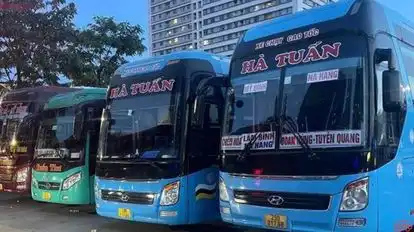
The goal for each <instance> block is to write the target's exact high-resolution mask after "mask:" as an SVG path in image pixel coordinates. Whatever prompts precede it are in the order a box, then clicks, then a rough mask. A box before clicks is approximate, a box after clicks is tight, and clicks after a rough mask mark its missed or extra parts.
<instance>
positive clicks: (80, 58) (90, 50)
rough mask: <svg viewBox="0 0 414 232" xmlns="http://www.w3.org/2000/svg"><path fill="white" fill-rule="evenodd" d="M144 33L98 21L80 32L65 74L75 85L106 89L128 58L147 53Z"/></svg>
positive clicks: (107, 19)
mask: <svg viewBox="0 0 414 232" xmlns="http://www.w3.org/2000/svg"><path fill="white" fill-rule="evenodd" d="M141 35H142V29H141V27H140V26H138V25H130V24H129V23H126V22H121V23H116V22H115V21H114V19H113V18H112V17H95V18H94V23H92V24H89V25H88V27H87V28H86V29H85V30H83V31H79V32H78V34H77V38H78V39H77V42H76V43H74V44H73V45H72V46H71V47H70V52H69V53H68V57H67V60H66V61H65V62H66V64H65V65H63V66H65V67H66V68H65V70H64V74H65V75H66V76H68V77H70V79H72V80H73V82H74V84H76V85H87V86H96V87H105V86H107V85H108V83H109V79H110V77H111V75H112V74H113V73H114V71H115V70H116V69H117V68H118V67H119V65H121V64H123V63H125V62H126V60H125V57H126V56H133V55H141V54H142V53H143V52H144V51H145V47H144V45H143V44H142V42H143V39H142V38H141Z"/></svg>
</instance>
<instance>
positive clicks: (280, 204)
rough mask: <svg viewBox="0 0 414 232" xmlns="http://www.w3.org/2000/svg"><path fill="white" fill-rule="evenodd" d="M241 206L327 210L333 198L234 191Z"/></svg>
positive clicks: (302, 194)
mask: <svg viewBox="0 0 414 232" xmlns="http://www.w3.org/2000/svg"><path fill="white" fill-rule="evenodd" d="M233 195H234V200H235V202H237V203H239V204H248V205H257V206H264V207H272V208H282V209H303V210H327V209H328V208H329V205H330V201H331V196H330V195H327V194H313V193H292V192H270V191H250V190H234V191H233Z"/></svg>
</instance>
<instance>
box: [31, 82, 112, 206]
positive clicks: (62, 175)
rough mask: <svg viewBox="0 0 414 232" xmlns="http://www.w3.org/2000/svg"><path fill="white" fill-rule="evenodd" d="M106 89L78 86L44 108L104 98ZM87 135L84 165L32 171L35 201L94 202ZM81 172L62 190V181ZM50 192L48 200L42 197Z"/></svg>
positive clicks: (83, 203)
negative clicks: (46, 186)
mask: <svg viewBox="0 0 414 232" xmlns="http://www.w3.org/2000/svg"><path fill="white" fill-rule="evenodd" d="M106 92H107V90H106V89H104V88H79V91H75V92H71V93H65V94H59V95H56V96H54V97H53V98H51V99H50V100H49V101H48V103H46V104H45V107H44V109H45V110H47V109H59V108H66V107H71V106H75V105H78V104H81V103H83V102H87V101H92V100H101V99H106ZM89 157H90V156H89V136H87V143H86V147H85V159H86V160H85V165H84V166H80V167H75V168H72V169H70V170H67V171H65V172H59V173H56V172H38V171H35V170H33V171H32V198H33V200H36V201H42V202H50V203H58V204H66V205H86V204H94V203H95V195H94V193H95V192H94V183H95V176H89ZM77 172H81V173H82V176H81V180H80V181H79V182H77V183H76V184H74V185H73V186H72V187H71V188H69V189H67V190H62V187H63V182H64V181H65V180H66V179H67V178H68V177H70V176H71V175H73V174H75V173H77ZM34 181H37V182H39V181H40V182H42V181H47V182H54V183H59V184H60V190H43V189H39V188H37V187H36V186H34ZM45 192H48V193H50V194H51V199H50V200H44V199H43V193H45Z"/></svg>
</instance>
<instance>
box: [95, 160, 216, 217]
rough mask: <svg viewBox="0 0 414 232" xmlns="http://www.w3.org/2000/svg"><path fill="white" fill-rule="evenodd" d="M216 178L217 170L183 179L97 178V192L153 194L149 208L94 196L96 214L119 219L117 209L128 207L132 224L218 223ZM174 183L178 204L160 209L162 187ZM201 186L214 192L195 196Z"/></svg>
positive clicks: (201, 172) (206, 170) (194, 174)
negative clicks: (138, 179)
mask: <svg viewBox="0 0 414 232" xmlns="http://www.w3.org/2000/svg"><path fill="white" fill-rule="evenodd" d="M210 174H212V175H210ZM211 177H212V178H211ZM217 178H218V170H217V169H216V168H209V169H205V170H202V171H200V172H196V173H193V174H191V175H188V176H184V177H177V178H173V179H162V180H159V181H154V182H139V181H115V180H105V179H100V178H99V177H96V188H97V189H98V190H101V189H104V190H114V191H127V192H139V193H153V194H155V195H156V196H155V199H154V202H153V204H152V205H139V204H125V203H117V202H112V201H104V200H102V199H101V198H100V195H99V194H95V195H96V212H97V213H98V214H99V215H101V216H105V217H111V218H117V219H121V218H119V217H118V209H119V208H127V209H130V210H131V211H132V218H131V220H132V221H139V222H146V223H155V224H166V225H185V224H195V223H200V222H206V221H214V220H219V219H220V214H219V206H218V194H217ZM175 181H180V197H179V200H178V202H177V203H176V204H175V205H172V206H161V205H160V200H161V193H162V190H163V188H164V186H166V185H167V184H170V183H173V182H175ZM200 186H202V187H206V186H210V187H211V189H213V190H214V191H213V194H210V195H205V194H203V195H200V194H196V192H197V191H196V190H197V189H198V188H200ZM210 187H207V188H210ZM162 211H168V212H176V215H175V216H161V215H160V214H161V212H162Z"/></svg>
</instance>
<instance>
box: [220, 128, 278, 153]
mask: <svg viewBox="0 0 414 232" xmlns="http://www.w3.org/2000/svg"><path fill="white" fill-rule="evenodd" d="M255 136H256V133H249V134H242V135H231V136H223V138H222V140H221V148H222V149H223V150H242V149H243V148H244V146H245V145H246V144H248V143H249V141H251V140H252V139H253V138H254V137H255ZM275 138H276V134H275V132H274V131H267V132H260V134H259V135H258V137H257V140H256V142H255V143H254V144H253V147H252V149H253V150H269V149H274V148H275V141H276V140H275Z"/></svg>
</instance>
